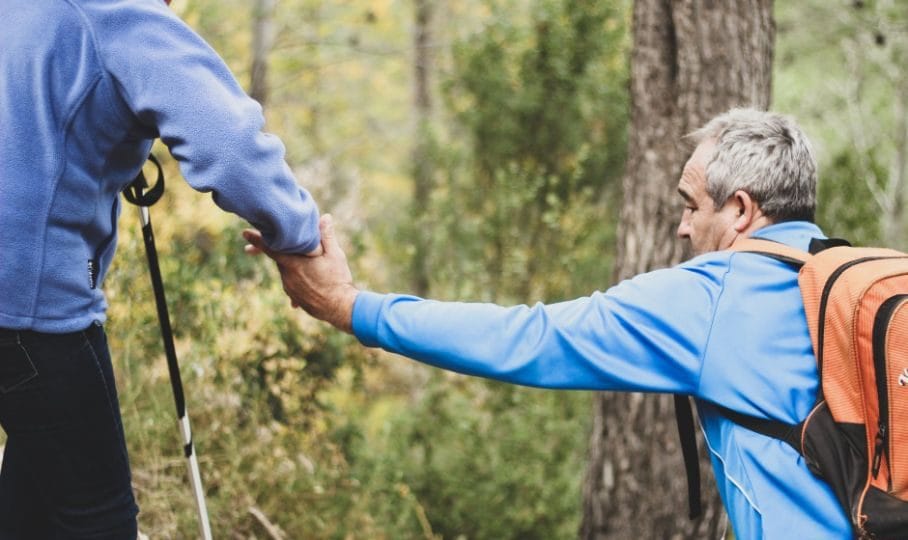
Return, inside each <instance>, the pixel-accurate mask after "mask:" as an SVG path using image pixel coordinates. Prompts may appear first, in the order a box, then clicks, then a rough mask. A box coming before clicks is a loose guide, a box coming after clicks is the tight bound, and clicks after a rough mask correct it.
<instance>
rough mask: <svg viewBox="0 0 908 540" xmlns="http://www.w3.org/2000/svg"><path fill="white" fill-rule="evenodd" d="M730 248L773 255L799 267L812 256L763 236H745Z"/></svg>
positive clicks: (772, 256) (774, 257)
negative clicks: (765, 238)
mask: <svg viewBox="0 0 908 540" xmlns="http://www.w3.org/2000/svg"><path fill="white" fill-rule="evenodd" d="M728 249H729V251H741V252H744V253H757V254H760V255H766V256H767V257H771V258H773V259H776V260H777V261H781V262H784V263H787V264H790V265H792V266H794V267H797V268H800V267H801V266H803V265H804V263H806V262H807V260H808V259H809V258H810V257H811V256H812V255H811V254H810V253H807V252H806V251H801V250H800V249H798V248H793V247H791V246H788V245H785V244H783V243H781V242H775V241H773V240H764V239H762V238H743V239H741V240H738V241H737V242H735V243H734V244H732V246H731V247H730V248H728Z"/></svg>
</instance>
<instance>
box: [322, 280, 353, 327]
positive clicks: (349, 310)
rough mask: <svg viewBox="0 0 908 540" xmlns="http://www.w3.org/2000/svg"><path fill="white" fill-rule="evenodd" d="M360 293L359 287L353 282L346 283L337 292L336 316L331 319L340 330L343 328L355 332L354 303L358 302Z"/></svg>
mask: <svg viewBox="0 0 908 540" xmlns="http://www.w3.org/2000/svg"><path fill="white" fill-rule="evenodd" d="M358 294H359V289H357V288H356V287H354V286H353V285H352V284H345V285H344V286H343V287H342V288H341V290H340V291H339V292H338V294H337V298H338V300H337V304H336V305H335V310H334V313H335V317H332V320H330V321H329V322H330V323H331V324H332V325H334V326H335V327H336V328H337V329H338V330H343V331H344V332H347V333H348V334H353V305H354V304H355V303H356V296H357V295H358Z"/></svg>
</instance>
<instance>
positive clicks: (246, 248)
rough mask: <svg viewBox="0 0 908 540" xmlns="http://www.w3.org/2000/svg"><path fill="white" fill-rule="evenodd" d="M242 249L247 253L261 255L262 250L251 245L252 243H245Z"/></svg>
mask: <svg viewBox="0 0 908 540" xmlns="http://www.w3.org/2000/svg"><path fill="white" fill-rule="evenodd" d="M243 251H245V252H246V254H247V255H261V254H262V250H260V249H259V248H257V247H255V246H253V245H252V244H246V245H245V246H243Z"/></svg>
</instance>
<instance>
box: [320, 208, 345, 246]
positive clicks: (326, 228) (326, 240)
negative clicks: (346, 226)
mask: <svg viewBox="0 0 908 540" xmlns="http://www.w3.org/2000/svg"><path fill="white" fill-rule="evenodd" d="M318 232H319V233H321V235H322V247H323V248H324V250H325V255H328V254H330V253H336V252H338V251H340V244H338V243H337V236H336V235H335V234H334V218H333V217H332V216H331V214H325V215H324V216H322V218H321V219H320V220H319V222H318Z"/></svg>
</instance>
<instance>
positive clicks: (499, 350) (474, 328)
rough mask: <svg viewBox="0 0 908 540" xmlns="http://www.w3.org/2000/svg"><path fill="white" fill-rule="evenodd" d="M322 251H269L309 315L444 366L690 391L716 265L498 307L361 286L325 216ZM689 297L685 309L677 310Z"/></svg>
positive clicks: (571, 382) (521, 378)
mask: <svg viewBox="0 0 908 540" xmlns="http://www.w3.org/2000/svg"><path fill="white" fill-rule="evenodd" d="M321 226H322V235H323V247H324V251H325V255H324V256H323V257H315V258H303V257H298V256H297V257H294V256H287V255H281V254H276V253H272V252H269V251H267V250H264V249H263V246H262V244H261V241H260V240H259V239H258V237H257V236H256V235H255V234H254V233H253V232H247V233H246V239H247V240H248V241H250V242H251V243H252V245H253V246H255V247H251V248H250V250H251V251H253V252H255V251H265V252H266V253H268V255H269V256H271V257H272V258H274V259H275V261H277V263H278V267H279V269H280V271H281V279H282V281H283V284H284V290H285V291H286V292H287V294H288V295H289V296H290V298H291V299H292V300H293V301H294V302H295V303H296V304H298V305H300V306H302V307H303V308H304V309H305V310H306V311H307V312H309V313H310V314H311V315H313V316H314V317H316V318H319V319H322V320H325V321H328V322H330V323H331V324H333V325H334V326H336V327H338V328H340V329H342V330H344V331H346V332H352V333H353V334H354V335H355V336H356V337H357V338H358V339H359V340H360V342H362V343H363V344H364V345H366V346H371V347H382V348H383V349H385V350H388V351H390V352H394V353H397V354H401V355H404V356H407V357H410V358H413V359H415V360H419V361H421V362H424V363H427V364H431V365H434V366H437V367H441V368H443V369H447V370H451V371H457V372H460V373H466V374H469V375H475V376H479V377H485V378H490V379H496V380H501V381H505V382H510V383H514V384H521V385H527V386H538V387H546V388H573V389H595V390H628V391H651V392H674V393H684V394H693V395H696V394H697V392H698V390H699V379H700V367H701V362H702V358H703V356H704V350H705V347H706V344H707V341H708V332H709V328H710V326H711V319H712V317H713V314H714V312H715V310H714V306H715V301H716V299H717V298H718V295H719V294H720V292H721V287H722V284H721V281H722V276H723V275H724V274H723V273H721V272H707V271H704V270H703V269H699V270H691V269H683V268H676V269H670V270H663V271H658V272H651V273H649V274H645V275H642V276H638V278H635V279H633V280H628V281H626V282H624V283H622V284H621V285H619V286H617V287H615V288H613V289H611V290H610V291H608V292H606V293H600V292H596V293H594V294H592V295H590V296H588V297H583V298H578V299H576V300H571V301H569V302H561V303H557V304H549V305H544V304H536V305H535V306H532V307H530V306H514V307H503V306H498V305H495V304H488V303H460V302H436V301H432V300H423V299H421V298H416V297H413V296H406V295H396V294H387V295H380V294H375V293H370V292H360V291H358V290H357V289H356V288H355V287H354V286H353V284H352V276H351V273H350V269H349V267H348V266H347V262H346V257H345V256H344V254H343V251H342V250H341V249H340V247H339V246H338V244H337V240H336V238H335V235H334V230H333V226H332V224H331V218H330V217H329V216H326V217H324V218H323V220H322V223H321ZM679 306H684V309H679Z"/></svg>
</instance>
